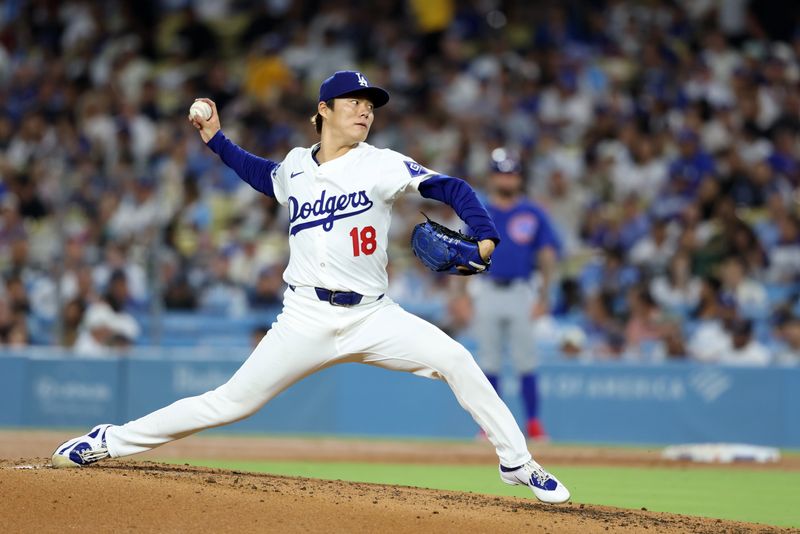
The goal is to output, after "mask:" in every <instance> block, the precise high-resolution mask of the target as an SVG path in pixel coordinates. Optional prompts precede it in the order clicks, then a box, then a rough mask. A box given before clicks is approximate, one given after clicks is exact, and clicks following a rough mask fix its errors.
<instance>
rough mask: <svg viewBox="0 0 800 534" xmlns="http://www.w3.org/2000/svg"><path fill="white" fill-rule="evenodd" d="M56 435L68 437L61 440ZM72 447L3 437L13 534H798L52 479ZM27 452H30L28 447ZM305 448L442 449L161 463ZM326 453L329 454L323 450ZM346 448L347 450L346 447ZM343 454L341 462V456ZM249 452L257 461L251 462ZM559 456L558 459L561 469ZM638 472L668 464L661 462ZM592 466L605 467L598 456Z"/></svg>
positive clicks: (359, 496) (262, 482)
mask: <svg viewBox="0 0 800 534" xmlns="http://www.w3.org/2000/svg"><path fill="white" fill-rule="evenodd" d="M55 436H58V438H55V439H53V438H54V437H55ZM63 437H64V436H63V435H62V433H52V432H21V433H8V432H3V433H0V458H3V459H0V530H2V531H3V532H37V533H38V532H128V531H131V532H281V533H284V532H286V533H290V532H415V533H417V532H437V533H438V532H442V533H450V532H454V533H455V532H457V533H459V534H463V533H469V532H491V533H498V532H538V533H547V534H556V533H573V532H575V533H580V534H592V533H606V532H626V533H628V532H637V533H638V532H664V533H676V532H693V533H694V532H698V533H721V532H730V533H750V532H759V533H761V532H764V533H766V532H797V531H796V530H790V529H779V528H773V527H767V526H763V525H754V524H747V523H738V522H731V521H723V520H717V519H705V518H699V517H690V516H681V515H674V514H666V513H657V512H649V511H646V510H622V509H617V508H611V507H605V506H593V505H583V504H574V503H569V504H565V505H559V506H551V505H544V504H540V503H538V502H536V501H535V500H534V499H533V498H532V497H531V498H530V499H525V498H513V497H495V496H488V495H478V494H473V493H459V492H448V491H437V490H427V489H420V488H411V487H404V486H387V485H380V484H364V483H354V482H342V481H326V480H316V479H305V478H294V477H281V476H274V475H267V474H257V473H245V472H237V471H228V470H217V469H208V468H201V467H189V466H175V465H165V464H160V463H154V462H150V461H146V460H144V461H131V460H125V461H122V460H111V461H107V462H103V463H101V464H97V465H95V466H91V467H88V468H82V469H60V470H56V469H52V468H50V467H48V464H49V458H47V457H46V456H44V455H46V454H48V453H49V452H50V450H49V449H50V448H52V445H53V443H54V442H57V441H58V440H59V439H61V438H63ZM67 437H68V436H67ZM26 441H27V445H28V447H20V443H21V442H23V443H24V442H26ZM225 443H227V445H225ZM300 443H306V444H307V445H308V444H309V443H311V444H313V445H314V446H313V447H311V446H308V447H306V449H307V450H306V451H305V453H306V455H305V457H308V452H309V451H310V450H312V449H313V450H316V451H324V452H322V453H319V454H317V455H316V456H315V458H316V459H322V458H327V459H340V460H341V459H347V458H350V459H352V458H353V457H354V456H358V457H359V459H361V460H370V459H372V460H376V461H377V460H380V461H386V458H385V456H389V455H391V456H393V459H394V460H395V461H400V460H403V459H405V461H419V456H420V455H419V454H416V453H413V450H418V449H420V448H421V449H422V450H423V451H424V452H425V453H426V457H427V456H428V454H429V453H432V451H433V450H434V449H435V447H434V446H432V445H430V444H419V445H417V447H416V449H415V448H414V447H411V449H407V451H408V450H411V451H412V452H406V454H405V455H403V454H399V452H400V451H399V449H398V450H395V449H397V447H400V445H402V444H397V443H390V442H386V443H383V442H346V441H345V442H341V441H337V440H330V441H329V442H326V441H320V440H317V441H314V440H310V441H309V440H281V439H257V438H222V437H207V438H191V439H188V440H184V441H182V442H180V443H176V444H172V445H169V446H167V447H165V448H163V449H161V450H160V451H158V452H160V453H161V456H162V457H168V456H172V455H175V456H177V455H178V454H181V455H191V456H192V457H198V455H199V453H201V452H204V454H202V455H203V456H212V457H216V458H221V457H231V455H232V454H235V457H236V458H247V457H254V456H255V455H256V454H257V456H258V458H260V459H268V458H272V459H277V458H295V459H296V458H299V457H302V456H303V447H299V444H300ZM322 443H328V445H327V446H320V445H321V444H322ZM341 443H345V444H346V446H345V447H340V444H341ZM43 447H47V448H46V449H45V451H46V452H42V448H43ZM362 447H363V448H364V450H368V451H376V450H378V451H383V453H385V454H383V455H381V456H384V457H381V458H377V457H375V458H371V457H369V454H367V453H366V452H363V451H361V452H359V450H360V449H361V448H362ZM454 447H455V449H454V448H452V447H450V446H448V447H447V449H448V452H449V453H450V458H451V460H452V454H453V452H454V450H456V451H458V452H459V455H460V456H461V460H459V461H460V462H464V461H470V460H469V459H473V460H474V461H475V462H479V461H480V462H483V461H485V460H486V458H487V457H491V455H490V454H489V455H487V453H486V451H485V449H486V448H487V447H486V446H485V445H483V446H481V445H475V446H473V445H472V444H464V445H454ZM187 449H188V450H187ZM339 449H341V450H340V453H339V454H338V455H334V451H336V450H339ZM426 449H427V450H426ZM247 450H249V451H250V453H249V454H246V453H245V452H243V451H247ZM590 450H591V449H586V450H582V449H572V452H573V461H582V462H588V461H589V459H590V458H591V457H592V455H591V454H590V453H589V452H588V451H590ZM12 451H16V456H19V451H27V452H30V453H31V454H36V455H37V456H36V457H33V458H17V457H15V456H14V454H13V452H12ZM256 451H257V452H256ZM470 451H471V452H470ZM555 451H556V448H553V449H552V451H551V454H550V455H549V456H550V457H551V458H552V456H554V455H555ZM344 452H346V454H344ZM187 453H188V454H187ZM562 454H564V453H563V451H562ZM398 455H399V457H398ZM606 455H607V456H609V457H608V458H606V460H607V461H608V460H610V461H611V463H615V462H618V461H622V459H623V455H621V454H619V458H616V456H617V455H618V453H616V452H613V451H612V452H610V453H606ZM312 456H313V455H312ZM364 456H367V458H364ZM544 456H547V455H546V454H545V455H542V457H544ZM645 456H647V454H646V453H645ZM184 457H186V456H184ZM412 457H413V458H412ZM634 461H635V462H644V463H649V462H651V461H652V462H657V457H653V458H639V459H635V458H634ZM593 463H599V464H602V463H604V461H603V459H602V457H601V458H598V457H597V456H596V455H594V462H593ZM787 467H789V468H792V467H795V466H794V465H792V466H784V468H787Z"/></svg>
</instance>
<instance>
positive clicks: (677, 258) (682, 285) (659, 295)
mask: <svg viewBox="0 0 800 534" xmlns="http://www.w3.org/2000/svg"><path fill="white" fill-rule="evenodd" d="M700 288H701V282H700V280H699V279H698V278H697V277H695V276H693V275H692V272H691V263H690V259H689V255H688V254H687V253H686V252H684V251H680V250H679V251H677V252H676V253H675V255H674V256H672V258H671V259H670V260H669V265H668V266H667V270H666V273H664V274H662V275H660V276H657V277H656V278H654V279H653V281H652V282H651V283H650V292H651V293H652V295H653V299H654V300H655V301H656V303H658V305H659V306H660V307H661V308H663V309H664V310H666V311H669V312H672V313H675V314H679V315H686V314H687V313H688V312H689V311H690V310H692V309H694V308H695V307H696V306H697V304H698V302H699V300H700Z"/></svg>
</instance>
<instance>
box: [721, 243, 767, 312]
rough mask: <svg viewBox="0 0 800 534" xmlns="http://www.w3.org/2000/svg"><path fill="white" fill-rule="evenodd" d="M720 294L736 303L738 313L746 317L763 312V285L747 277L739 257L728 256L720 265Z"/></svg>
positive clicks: (745, 267) (764, 301) (765, 294)
mask: <svg viewBox="0 0 800 534" xmlns="http://www.w3.org/2000/svg"><path fill="white" fill-rule="evenodd" d="M720 279H721V281H722V294H723V295H725V296H728V297H730V298H731V299H733V300H734V301H735V302H736V305H737V307H738V309H739V311H740V312H742V313H746V314H748V315H751V314H758V313H762V312H763V311H765V308H766V304H767V293H766V291H765V290H764V286H763V284H761V283H760V282H757V281H756V280H754V279H752V278H750V277H749V276H747V266H746V265H745V260H744V259H742V257H741V256H728V257H727V258H726V259H725V260H724V261H723V262H722V264H721V265H720Z"/></svg>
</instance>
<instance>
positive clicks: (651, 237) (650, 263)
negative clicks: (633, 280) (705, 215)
mask: <svg viewBox="0 0 800 534" xmlns="http://www.w3.org/2000/svg"><path fill="white" fill-rule="evenodd" d="M674 253H675V240H674V238H673V237H672V236H671V235H670V234H669V221H668V220H667V219H666V218H663V217H655V218H654V219H653V221H652V223H651V225H650V233H649V234H648V235H647V236H646V237H642V238H641V239H639V240H638V241H636V244H635V245H634V246H633V248H632V249H631V251H630V254H629V255H628V257H629V259H630V261H631V262H632V263H633V264H634V265H637V266H638V267H639V268H641V269H642V270H644V271H645V272H646V273H648V274H651V275H658V274H663V273H664V272H665V271H666V270H667V264H668V263H669V261H670V258H672V257H673V255H674Z"/></svg>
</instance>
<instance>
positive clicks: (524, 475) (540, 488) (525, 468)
mask: <svg viewBox="0 0 800 534" xmlns="http://www.w3.org/2000/svg"><path fill="white" fill-rule="evenodd" d="M500 479H501V480H502V481H503V482H505V483H506V484H509V485H511V486H516V485H521V486H528V487H529V488H531V491H533V494H534V495H535V496H536V498H537V499H539V500H540V501H542V502H546V503H550V504H559V503H562V502H567V501H568V500H569V490H568V489H567V488H566V487H565V486H564V484H562V483H561V482H559V480H558V479H557V478H556V477H554V476H553V475H551V474H550V473H548V472H547V471H545V470H544V468H543V467H542V466H541V465H539V464H537V463H536V462H534V461H533V460H531V461H529V462H528V463H526V464H523V465H521V466H519V467H517V468H508V467H504V466H502V465H501V466H500Z"/></svg>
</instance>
